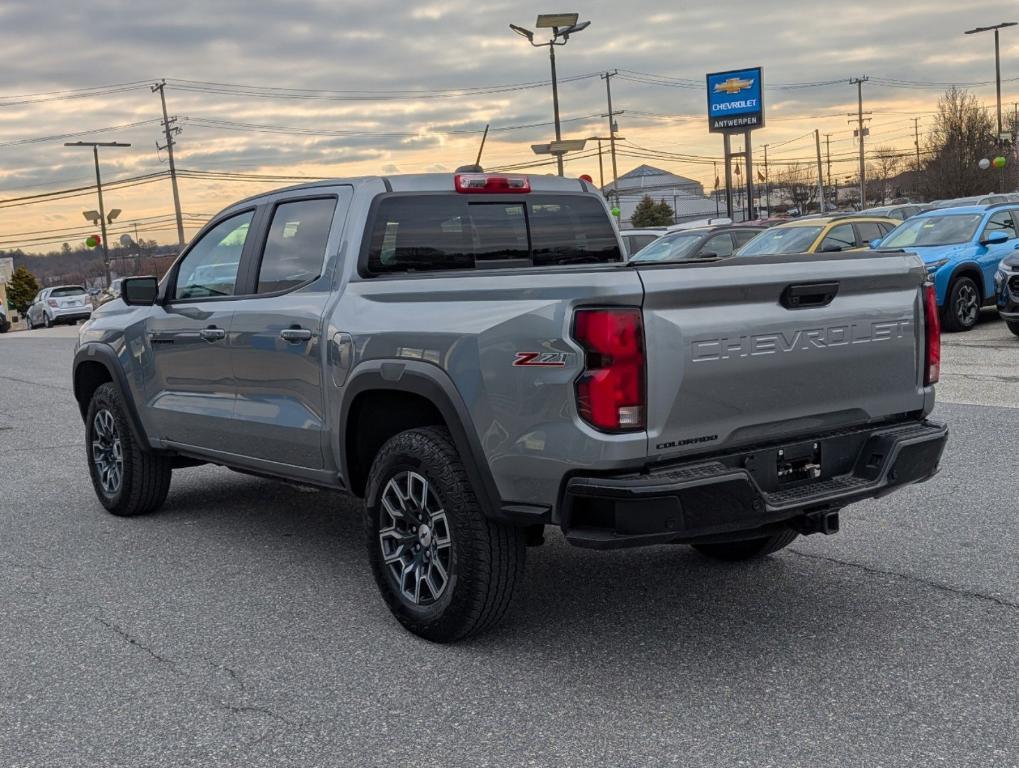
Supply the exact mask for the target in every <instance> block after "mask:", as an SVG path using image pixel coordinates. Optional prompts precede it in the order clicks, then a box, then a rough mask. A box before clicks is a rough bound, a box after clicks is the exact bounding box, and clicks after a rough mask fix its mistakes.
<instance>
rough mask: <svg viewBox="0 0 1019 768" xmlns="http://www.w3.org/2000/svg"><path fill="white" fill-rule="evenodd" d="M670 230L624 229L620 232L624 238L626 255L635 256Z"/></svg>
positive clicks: (663, 228)
mask: <svg viewBox="0 0 1019 768" xmlns="http://www.w3.org/2000/svg"><path fill="white" fill-rule="evenodd" d="M667 231H668V230H667V229H666V228H665V227H658V228H651V229H622V230H620V231H619V234H620V236H621V237H622V238H623V246H624V247H625V248H626V255H627V256H633V254H635V253H636V252H637V251H639V250H640V249H641V248H645V247H647V246H649V245H651V243H653V242H654V241H655V240H657V239H658V238H659V237H661V236H662V235H664V234H665V233H666V232H667Z"/></svg>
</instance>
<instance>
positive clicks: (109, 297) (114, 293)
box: [96, 277, 124, 304]
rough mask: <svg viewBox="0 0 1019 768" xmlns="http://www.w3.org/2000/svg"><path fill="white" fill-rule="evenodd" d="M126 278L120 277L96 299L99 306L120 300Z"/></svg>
mask: <svg viewBox="0 0 1019 768" xmlns="http://www.w3.org/2000/svg"><path fill="white" fill-rule="evenodd" d="M123 282H124V278H122V277H118V278H116V279H114V280H112V281H111V282H110V284H109V286H108V287H106V288H105V289H104V290H103V291H101V292H100V293H99V294H98V296H97V297H96V302H97V303H98V304H105V303H106V302H108V301H113V300H114V299H119V298H120V286H121V285H122V284H123Z"/></svg>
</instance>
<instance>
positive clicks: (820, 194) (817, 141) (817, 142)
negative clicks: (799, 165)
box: [814, 128, 825, 213]
mask: <svg viewBox="0 0 1019 768" xmlns="http://www.w3.org/2000/svg"><path fill="white" fill-rule="evenodd" d="M814 146H815V147H817V200H818V206H820V207H819V209H818V210H819V212H820V213H824V209H825V205H824V176H823V175H822V174H821V132H820V131H819V130H818V129H817V128H815V129H814Z"/></svg>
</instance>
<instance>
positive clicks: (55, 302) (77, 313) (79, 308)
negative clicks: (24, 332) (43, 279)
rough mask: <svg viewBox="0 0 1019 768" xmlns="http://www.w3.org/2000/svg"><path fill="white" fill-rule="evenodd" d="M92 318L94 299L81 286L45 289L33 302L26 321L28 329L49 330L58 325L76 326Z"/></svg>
mask: <svg viewBox="0 0 1019 768" xmlns="http://www.w3.org/2000/svg"><path fill="white" fill-rule="evenodd" d="M90 317H92V299H91V297H90V296H89V295H88V291H86V290H85V289H84V288H82V287H81V286H80V285H55V286H53V287H52V288H43V289H42V290H41V291H39V293H38V295H37V296H36V297H35V299H34V300H33V301H32V304H31V306H30V307H29V308H28V312H27V313H25V319H26V320H27V321H28V328H29V330H31V329H32V328H39V327H40V326H42V327H44V328H49V327H50V326H53V325H56V324H58V323H71V324H74V323H76V322H78V321H79V320H88V319H89V318H90Z"/></svg>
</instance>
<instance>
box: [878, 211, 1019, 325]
mask: <svg viewBox="0 0 1019 768" xmlns="http://www.w3.org/2000/svg"><path fill="white" fill-rule="evenodd" d="M875 245H876V247H877V248H879V249H886V248H895V249H901V250H905V251H909V252H911V253H916V254H917V255H918V256H920V258H922V259H923V260H924V263H925V264H926V265H927V274H928V275H930V277H931V279H932V280H933V281H934V286H935V289H936V291H937V297H938V309H939V310H940V312H941V318H942V327H943V328H945V329H946V330H949V331H968V330H970V329H971V328H972V327H973V326H975V325H976V324H977V318H978V317H979V315H980V308H981V307H982V306H984V305H985V304H992V303H994V301H995V285H994V278H995V273H996V272H997V271H998V265H999V264H1000V263H1001V261H1002V259H1004V258H1005V257H1006V256H1010V255H1012V254H1013V253H1014V252H1015V251H1016V250H1017V249H1019V205H1017V204H1015V203H1011V204H998V205H968V206H964V207H959V208H941V209H938V210H933V211H929V212H928V213H921V214H919V215H917V216H914V217H913V218H911V219H907V220H906V221H904V222H903V223H902V224H900V225H899V226H898V227H896V228H895V229H893V230H892V231H891V232H889V233H888V234H887V235H886V236H885V238H884V239H883V240H881V241H880V242H879V243H876V244H875Z"/></svg>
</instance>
